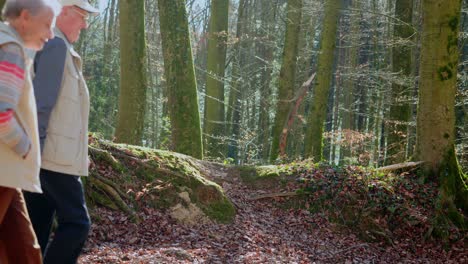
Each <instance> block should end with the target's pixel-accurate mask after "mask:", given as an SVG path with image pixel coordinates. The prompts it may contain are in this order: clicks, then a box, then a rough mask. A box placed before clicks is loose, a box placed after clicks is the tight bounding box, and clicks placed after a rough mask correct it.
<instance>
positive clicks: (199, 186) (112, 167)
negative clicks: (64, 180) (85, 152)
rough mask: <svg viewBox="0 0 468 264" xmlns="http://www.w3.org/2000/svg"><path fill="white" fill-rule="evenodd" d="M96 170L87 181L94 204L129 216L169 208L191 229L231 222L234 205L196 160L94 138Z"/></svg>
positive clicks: (93, 149)
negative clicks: (203, 171) (149, 209)
mask: <svg viewBox="0 0 468 264" xmlns="http://www.w3.org/2000/svg"><path fill="white" fill-rule="evenodd" d="M90 139H91V140H90V141H91V143H90V151H89V152H90V157H91V159H92V165H91V168H90V172H91V173H90V174H91V175H90V177H89V179H86V191H87V196H88V197H87V198H88V203H89V204H90V205H96V204H98V205H101V206H106V207H108V208H112V209H120V210H123V211H126V212H127V213H129V214H133V215H134V213H133V212H135V211H136V210H139V208H141V207H144V206H151V207H154V208H158V209H166V210H168V211H169V212H170V213H171V215H172V216H173V217H174V218H176V219H178V220H179V221H180V222H183V223H187V224H194V223H202V222H207V221H211V220H214V221H217V222H220V223H228V222H231V221H232V219H233V218H234V216H235V209H234V206H233V204H232V203H231V202H230V201H229V199H228V198H227V197H226V196H225V194H224V192H223V190H222V188H221V187H220V186H219V185H217V184H216V183H214V182H212V181H210V180H208V179H207V178H205V175H203V173H202V172H201V170H200V168H199V166H198V162H197V160H195V159H194V158H192V157H189V156H186V155H182V154H178V153H174V152H169V151H162V150H154V149H149V148H144V147H137V146H131V145H125V144H114V143H112V142H109V141H104V140H101V139H98V138H95V137H91V138H90Z"/></svg>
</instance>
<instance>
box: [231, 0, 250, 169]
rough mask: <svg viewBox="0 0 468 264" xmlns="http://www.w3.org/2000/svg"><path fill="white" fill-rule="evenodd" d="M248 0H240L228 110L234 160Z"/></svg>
mask: <svg viewBox="0 0 468 264" xmlns="http://www.w3.org/2000/svg"><path fill="white" fill-rule="evenodd" d="M247 4H248V0H240V2H239V9H238V10H239V11H238V17H237V29H236V38H237V42H236V44H235V45H234V47H233V52H232V53H233V55H232V56H233V60H232V73H231V76H232V77H231V78H232V86H231V89H230V92H229V107H228V112H227V118H226V120H227V121H228V123H229V125H228V136H229V137H230V140H229V143H228V153H227V156H228V157H229V158H232V159H234V160H237V159H238V151H239V150H238V148H239V146H238V140H239V136H240V122H241V113H242V107H241V100H242V94H243V88H241V87H242V86H241V83H240V82H241V79H242V73H241V65H243V64H244V62H245V55H244V48H245V47H244V46H245V44H244V40H243V38H244V36H243V35H244V31H245V27H246V24H247V23H246V21H247V16H246V9H247Z"/></svg>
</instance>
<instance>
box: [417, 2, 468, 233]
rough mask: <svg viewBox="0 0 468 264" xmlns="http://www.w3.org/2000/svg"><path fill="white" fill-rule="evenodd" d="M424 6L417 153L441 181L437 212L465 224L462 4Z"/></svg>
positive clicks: (467, 208) (432, 175) (431, 176)
mask: <svg viewBox="0 0 468 264" xmlns="http://www.w3.org/2000/svg"><path fill="white" fill-rule="evenodd" d="M422 5H423V7H422V8H423V29H422V34H421V37H422V38H421V61H420V72H419V75H420V80H419V107H418V115H417V143H416V155H417V160H420V161H426V163H425V172H426V176H427V178H429V179H431V180H434V181H439V182H440V185H441V193H440V197H439V208H437V209H438V210H440V211H441V212H442V213H447V214H448V215H449V217H450V218H451V220H452V221H454V222H455V223H457V224H462V225H464V223H463V218H462V217H461V216H460V215H458V214H457V207H458V208H462V209H463V210H464V212H465V213H468V188H467V177H466V175H464V174H463V173H462V172H461V170H460V168H459V165H458V163H457V159H456V156H455V149H454V140H455V111H454V108H455V92H456V87H457V86H456V85H457V65H458V56H459V51H458V47H457V45H458V32H459V21H460V11H461V1H459V0H450V1H448V0H424V1H423V4H422Z"/></svg>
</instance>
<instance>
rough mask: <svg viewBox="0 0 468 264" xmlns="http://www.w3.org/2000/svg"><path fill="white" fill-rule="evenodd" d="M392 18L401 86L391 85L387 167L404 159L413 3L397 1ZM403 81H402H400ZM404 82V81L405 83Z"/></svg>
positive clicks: (396, 69) (395, 63)
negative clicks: (395, 21)
mask: <svg viewBox="0 0 468 264" xmlns="http://www.w3.org/2000/svg"><path fill="white" fill-rule="evenodd" d="M395 17H396V18H397V19H398V20H399V21H397V24H396V25H395V28H394V33H393V35H394V39H395V40H397V41H398V42H397V43H399V44H398V45H396V46H394V47H393V49H392V63H393V72H394V73H398V75H399V76H401V78H399V81H401V82H402V83H395V82H394V83H393V84H392V96H391V98H390V100H391V105H390V111H389V113H388V119H387V120H386V121H385V125H386V132H387V159H386V160H385V163H386V164H393V163H398V162H403V161H404V160H405V159H406V142H407V140H406V137H407V134H408V123H409V122H410V121H411V114H412V113H411V105H410V103H409V102H410V100H409V99H410V97H411V85H412V82H411V81H410V80H409V78H408V77H410V76H411V72H412V65H413V64H412V52H411V51H412V47H411V45H409V44H408V42H409V41H410V40H412V36H413V34H414V30H413V27H412V20H413V1H412V0H397V1H396V6H395ZM402 80H403V81H402ZM404 80H406V81H404Z"/></svg>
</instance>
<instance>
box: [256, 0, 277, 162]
mask: <svg viewBox="0 0 468 264" xmlns="http://www.w3.org/2000/svg"><path fill="white" fill-rule="evenodd" d="M261 4H262V11H261V12H262V18H261V20H262V28H263V29H264V30H266V34H265V35H264V39H265V40H264V41H261V42H260V43H259V45H260V48H259V49H260V56H261V57H262V59H263V64H262V65H261V66H260V67H261V81H260V94H261V97H260V117H259V127H260V129H259V130H260V131H261V133H262V134H260V135H259V137H258V145H259V146H260V158H261V159H262V160H264V161H268V156H269V154H270V136H271V129H270V123H271V121H270V108H271V93H272V92H271V87H270V83H271V74H272V69H273V67H272V61H273V52H274V48H273V47H274V44H273V43H272V42H273V41H274V36H275V21H276V14H277V9H278V1H272V0H262V1H261Z"/></svg>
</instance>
